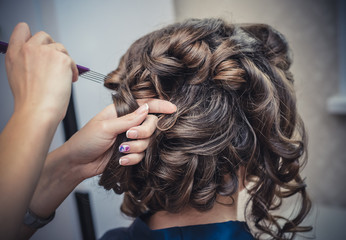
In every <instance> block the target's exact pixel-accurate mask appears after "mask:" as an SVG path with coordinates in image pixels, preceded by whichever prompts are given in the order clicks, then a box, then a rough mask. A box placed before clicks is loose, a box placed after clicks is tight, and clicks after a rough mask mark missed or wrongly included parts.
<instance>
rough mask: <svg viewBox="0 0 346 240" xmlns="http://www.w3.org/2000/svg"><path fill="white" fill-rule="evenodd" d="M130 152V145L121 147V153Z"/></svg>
mask: <svg viewBox="0 0 346 240" xmlns="http://www.w3.org/2000/svg"><path fill="white" fill-rule="evenodd" d="M128 151H130V146H129V145H126V144H124V145H121V146H120V147H119V152H128Z"/></svg>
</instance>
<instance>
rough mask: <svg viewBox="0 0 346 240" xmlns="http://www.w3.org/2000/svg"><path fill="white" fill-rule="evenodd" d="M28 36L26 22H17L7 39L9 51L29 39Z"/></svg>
mask: <svg viewBox="0 0 346 240" xmlns="http://www.w3.org/2000/svg"><path fill="white" fill-rule="evenodd" d="M30 37H31V32H30V28H29V26H28V24H26V23H24V22H21V23H18V24H17V26H16V27H15V28H14V30H13V32H12V35H11V38H10V41H9V45H8V49H9V51H10V50H11V49H19V48H20V46H22V45H23V44H24V43H26V42H27V41H28V40H29V39H30Z"/></svg>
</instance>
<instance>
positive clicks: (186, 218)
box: [147, 196, 237, 230]
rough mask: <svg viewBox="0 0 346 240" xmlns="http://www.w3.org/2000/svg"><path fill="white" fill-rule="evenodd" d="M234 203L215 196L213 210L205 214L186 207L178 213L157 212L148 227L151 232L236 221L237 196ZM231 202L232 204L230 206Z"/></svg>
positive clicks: (229, 199) (226, 198)
mask: <svg viewBox="0 0 346 240" xmlns="http://www.w3.org/2000/svg"><path fill="white" fill-rule="evenodd" d="M233 198H234V202H233V200H232V199H231V198H229V197H222V196H217V198H216V199H217V200H216V202H215V204H214V206H213V208H212V209H211V210H209V211H206V212H199V211H198V210H196V209H194V208H191V207H186V208H185V209H184V210H183V211H181V212H179V213H170V212H167V211H159V212H156V213H155V214H153V215H152V216H151V217H150V219H148V222H147V224H148V226H149V228H151V229H152V230H156V229H163V228H170V227H183V226H191V225H200V224H209V223H220V222H227V221H235V220H237V196H233ZM232 202H233V204H232Z"/></svg>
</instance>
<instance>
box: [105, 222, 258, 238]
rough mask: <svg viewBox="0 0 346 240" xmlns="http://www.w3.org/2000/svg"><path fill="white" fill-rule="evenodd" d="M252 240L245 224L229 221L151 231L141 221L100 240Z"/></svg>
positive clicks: (114, 231)
mask: <svg viewBox="0 0 346 240" xmlns="http://www.w3.org/2000/svg"><path fill="white" fill-rule="evenodd" d="M120 239H121V240H159V239H160V240H163V239H164V240H191V239H198V240H226V239H227V240H253V239H254V238H253V236H252V235H251V234H250V231H249V228H248V226H247V225H246V223H245V222H239V221H229V222H223V223H211V224H203V225H194V226H184V227H172V228H165V229H158V230H151V229H150V228H149V227H148V226H147V224H146V223H145V222H144V221H143V220H142V219H141V218H136V220H135V221H134V222H133V223H132V224H131V226H130V227H128V228H116V229H113V230H110V231H108V232H106V233H105V234H104V235H103V236H102V238H101V240H120Z"/></svg>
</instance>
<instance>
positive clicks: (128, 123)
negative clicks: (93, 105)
mask: <svg viewBox="0 0 346 240" xmlns="http://www.w3.org/2000/svg"><path fill="white" fill-rule="evenodd" d="M148 111H149V106H148V104H144V105H142V106H141V107H139V108H138V109H137V110H136V111H134V112H132V113H129V114H127V115H125V116H122V117H119V118H115V119H109V120H105V125H106V126H105V128H106V129H107V130H108V131H111V132H112V133H113V134H114V135H118V134H120V133H123V132H125V131H126V130H127V129H130V128H131V127H134V126H138V125H139V124H141V123H142V122H143V121H144V119H145V118H146V116H147V115H148Z"/></svg>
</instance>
